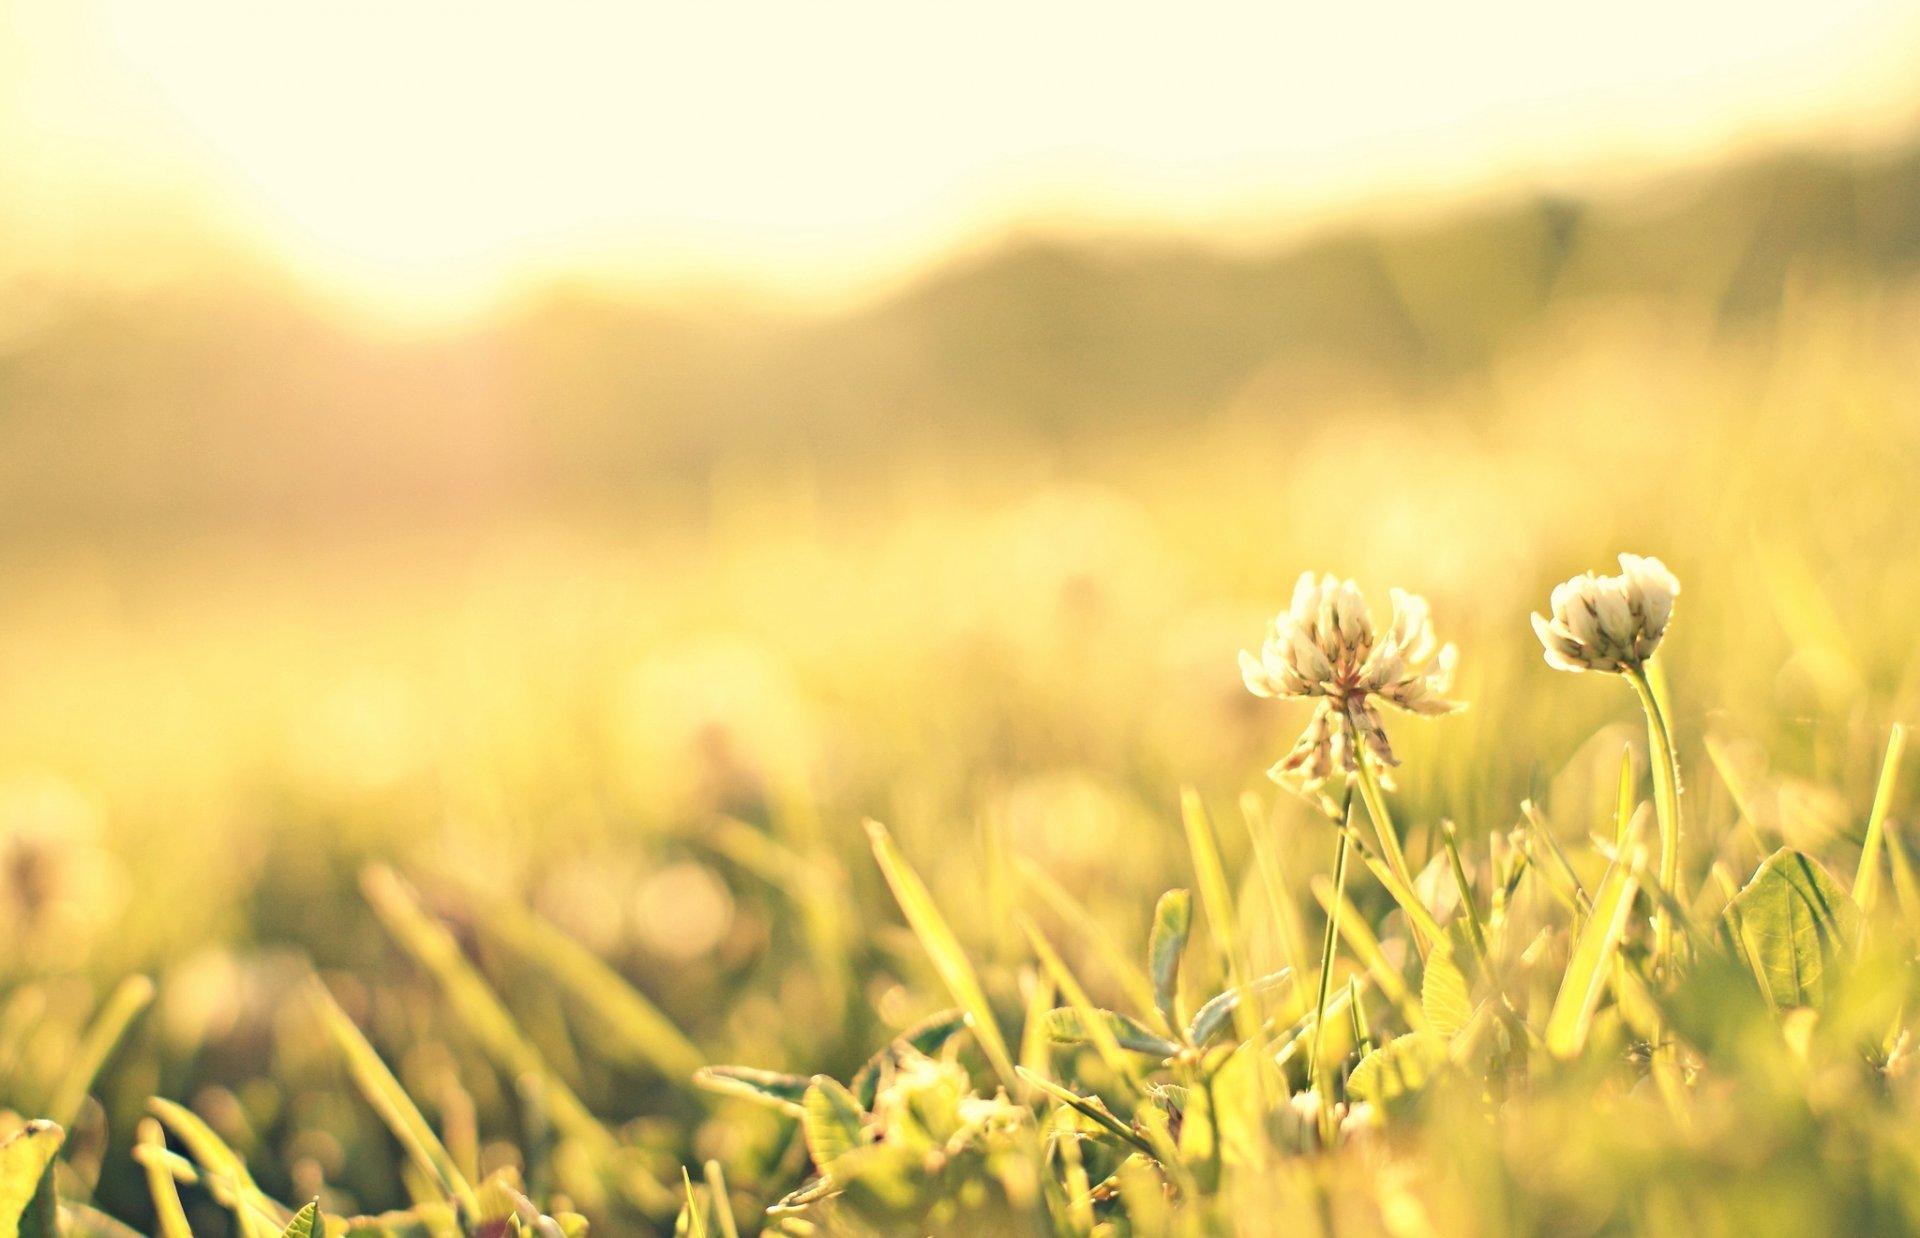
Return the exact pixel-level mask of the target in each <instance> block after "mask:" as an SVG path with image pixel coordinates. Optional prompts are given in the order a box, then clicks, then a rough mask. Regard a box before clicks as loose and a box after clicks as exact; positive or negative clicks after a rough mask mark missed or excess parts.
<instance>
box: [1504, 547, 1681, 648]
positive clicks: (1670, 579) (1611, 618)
mask: <svg viewBox="0 0 1920 1238" xmlns="http://www.w3.org/2000/svg"><path fill="white" fill-rule="evenodd" d="M1620 569H1621V574H1620V575H1618V576H1595V575H1594V574H1593V573H1592V572H1588V573H1586V574H1585V575H1584V576H1575V577H1574V578H1573V579H1572V580H1569V581H1567V582H1566V583H1564V584H1561V585H1559V586H1557V587H1556V588H1555V589H1554V591H1553V599H1552V600H1553V618H1552V619H1550V620H1549V619H1545V618H1542V617H1541V616H1540V615H1538V614H1536V615H1534V617H1533V630H1534V632H1535V633H1536V634H1537V635H1538V636H1539V637H1540V643H1541V644H1542V645H1545V646H1546V649H1547V663H1548V665H1550V666H1553V667H1556V668H1557V669H1559V670H1563V671H1606V672H1609V673H1611V674H1615V675H1623V674H1628V673H1630V672H1632V671H1636V670H1638V669H1640V668H1641V667H1643V666H1645V665H1646V663H1647V659H1648V658H1651V657H1652V656H1653V651H1654V650H1655V649H1657V648H1659V646H1660V638H1661V637H1662V636H1664V635H1666V631H1667V620H1668V619H1670V618H1672V617H1673V599H1674V598H1676V597H1678V596H1679V595H1680V582H1679V581H1678V580H1676V579H1675V578H1674V575H1673V573H1672V572H1670V571H1668V570H1667V565H1666V564H1664V563H1662V562H1660V560H1658V559H1652V558H1642V557H1640V556H1639V555H1621V556H1620Z"/></svg>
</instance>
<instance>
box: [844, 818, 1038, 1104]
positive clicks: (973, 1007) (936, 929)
mask: <svg viewBox="0 0 1920 1238" xmlns="http://www.w3.org/2000/svg"><path fill="white" fill-rule="evenodd" d="M867 837H868V839H869V840H871V842H872V844H873V858H874V860H875V861H876V862H878V863H879V865H880V871H881V873H883V874H884V875H885V876H886V879H887V885H888V886H890V887H891V888H892V890H893V897H894V899H895V900H896V901H898V902H899V904H900V910H901V912H902V913H904V914H905V915H906V917H907V923H908V924H909V925H910V926H912V928H913V932H914V935H915V936H916V937H918V938H919V939H920V945H921V947H922V948H924V949H925V950H926V952H927V957H928V958H929V959H931V960H932V961H933V967H934V970H935V971H937V972H939V973H940V979H941V980H943V981H945V982H946V986H947V991H948V992H949V993H951V994H952V995H953V1000H954V1002H955V1003H956V1004H958V1005H959V1006H960V1008H961V1009H963V1010H965V1011H966V1012H967V1015H968V1017H969V1018H970V1019H971V1020H972V1026H973V1035H974V1038H975V1039H976V1040H978V1041H979V1042H980V1048H981V1050H982V1051H983V1052H985V1053H986V1055H987V1061H988V1062H990V1063H992V1065H993V1069H994V1072H995V1073H996V1074H998V1075H999V1076H1000V1079H1001V1082H1003V1083H1005V1084H1006V1085H1007V1087H1008V1088H1009V1089H1012V1088H1013V1087H1014V1086H1015V1085H1014V1080H1015V1075H1014V1073H1013V1058H1012V1057H1011V1056H1010V1055H1009V1054H1008V1052H1007V1042H1006V1040H1005V1039H1004V1038H1003V1037H1002V1036H1001V1035H1000V1025H999V1023H997V1022H996V1021H995V1020H994V1017H993V1007H992V1006H990V1005H989V1004H988V1003H987V995H986V993H985V992H984V991H983V990H982V989H981V988H980V978H979V977H978V976H976V975H974V972H973V965H972V964H971V963H969V962H967V955H966V952H965V951H964V950H962V949H961V948H960V940H959V939H958V938H957V937H955V936H954V935H953V930H952V929H951V928H949V927H947V921H946V919H945V917H943V916H942V915H941V914H940V908H939V907H938V906H936V905H935V904H934V901H933V895H931V894H929V893H928V892H927V887H926V883H925V882H923V881H921V880H920V874H918V873H916V872H914V871H913V866H912V865H910V864H908V863H907V860H906V857H905V856H903V855H901V854H900V848H899V847H898V846H896V845H895V844H894V841H893V836H892V835H890V834H888V833H887V827H886V826H884V825H881V824H880V823H879V822H878V821H869V822H867Z"/></svg>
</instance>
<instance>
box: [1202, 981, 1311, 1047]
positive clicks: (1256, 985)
mask: <svg viewBox="0 0 1920 1238" xmlns="http://www.w3.org/2000/svg"><path fill="white" fill-rule="evenodd" d="M1292 976H1293V969H1292V968H1290V967H1283V968H1281V969H1280V970H1279V971H1277V972H1271V973H1269V974H1267V975H1265V976H1262V977H1260V978H1259V979H1258V980H1255V981H1254V982H1253V983H1252V984H1249V985H1247V986H1245V989H1244V990H1242V989H1238V988H1234V989H1228V990H1227V991H1226V992H1224V993H1221V994H1218V995H1217V996H1215V997H1214V998H1213V999H1212V1000H1211V1001H1209V1002H1208V1003H1207V1004H1206V1005H1204V1006H1202V1007H1200V1009H1199V1010H1197V1011H1195V1012H1194V1015H1193V1022H1192V1023H1191V1024H1189V1025H1188V1027H1187V1039H1188V1040H1189V1041H1190V1042H1192V1043H1193V1044H1196V1045H1204V1044H1206V1043H1207V1042H1208V1041H1209V1040H1212V1039H1213V1036H1214V1033H1216V1032H1218V1031H1219V1030H1220V1029H1221V1028H1223V1027H1225V1026H1226V1025H1227V1021H1228V1020H1229V1019H1231V1018H1233V1015H1234V1010H1235V1009H1236V1008H1237V1007H1238V1006H1239V1005H1240V995H1241V993H1242V992H1243V991H1245V992H1251V993H1252V994H1254V995H1255V996H1259V995H1260V994H1263V993H1271V992H1273V991H1274V990H1275V989H1277V988H1279V987H1280V986H1281V985H1283V984H1286V983H1287V982H1288V981H1289V980H1290V979H1291V978H1292Z"/></svg>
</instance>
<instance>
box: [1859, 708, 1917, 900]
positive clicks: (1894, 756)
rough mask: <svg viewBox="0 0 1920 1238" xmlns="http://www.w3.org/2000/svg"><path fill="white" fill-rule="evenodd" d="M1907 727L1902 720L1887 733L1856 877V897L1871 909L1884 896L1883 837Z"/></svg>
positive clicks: (1904, 745)
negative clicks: (1882, 889) (1885, 748)
mask: <svg viewBox="0 0 1920 1238" xmlns="http://www.w3.org/2000/svg"><path fill="white" fill-rule="evenodd" d="M1906 743H1907V730H1906V728H1905V727H1903V726H1901V725H1900V724H1899V723H1898V722H1896V723H1894V724H1893V731H1892V733H1891V734H1890V735H1888V736H1887V756H1886V759H1885V760H1884V761H1882V762H1881V763H1880V783H1879V785H1878V786H1876V787H1875V788H1874V791H1873V810H1872V811H1871V812H1870V813H1869V814H1868V816H1867V839H1866V842H1865V843H1864V844H1863V845H1862V846H1861V848H1860V871H1859V872H1858V873H1857V874H1856V875H1855V876H1854V879H1853V901H1854V902H1856V903H1858V904H1860V910H1861V911H1863V912H1868V913H1871V912H1872V911H1873V904H1874V900H1875V899H1877V898H1878V897H1879V896H1880V839H1881V836H1882V835H1883V834H1884V833H1885V832H1886V826H1887V810H1888V809H1889V808H1891V807H1892V806H1893V784H1894V783H1895V781H1897V780H1898V779H1899V777H1900V753H1901V751H1902V750H1903V749H1904V748H1905V747H1906Z"/></svg>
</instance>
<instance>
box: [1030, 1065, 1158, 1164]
mask: <svg viewBox="0 0 1920 1238" xmlns="http://www.w3.org/2000/svg"><path fill="white" fill-rule="evenodd" d="M1019 1078H1020V1079H1021V1080H1022V1081H1023V1082H1025V1083H1027V1084H1029V1085H1030V1086H1032V1087H1034V1088H1037V1089H1038V1090H1040V1091H1041V1092H1043V1093H1045V1094H1046V1095H1048V1096H1050V1097H1052V1098H1053V1099H1054V1100H1057V1101H1059V1102H1060V1103H1061V1104H1063V1105H1066V1106H1067V1107H1069V1108H1070V1109H1073V1110H1074V1111H1075V1112H1077V1113H1079V1114H1081V1115H1083V1116H1084V1117H1086V1118H1087V1119H1088V1120H1089V1121H1091V1122H1092V1123H1093V1124H1094V1125H1096V1126H1098V1127H1100V1128H1101V1129H1102V1130H1105V1131H1107V1132H1108V1133H1109V1134H1111V1135H1113V1136H1115V1137H1116V1138H1118V1139H1120V1140H1122V1141H1124V1142H1126V1143H1128V1144H1131V1145H1133V1147H1135V1148H1137V1149H1139V1150H1140V1151H1142V1152H1144V1153H1146V1154H1147V1155H1148V1156H1151V1157H1155V1158H1156V1159H1157V1158H1158V1157H1159V1155H1160V1154H1159V1153H1158V1152H1156V1151H1155V1150H1154V1147H1153V1145H1152V1144H1150V1143H1148V1142H1147V1141H1146V1139H1145V1138H1144V1137H1143V1136H1142V1135H1141V1134H1140V1133H1139V1132H1138V1131H1136V1130H1134V1129H1133V1128H1132V1127H1131V1126H1128V1125H1127V1124H1126V1123H1125V1122H1122V1121H1121V1120H1120V1119H1119V1118H1116V1117H1114V1116H1113V1114H1112V1113H1111V1112H1110V1111H1109V1110H1108V1109H1107V1107H1106V1106H1105V1105H1104V1104H1102V1103H1101V1102H1100V1099H1099V1097H1088V1096H1081V1095H1079V1094H1078V1093H1076V1092H1071V1091H1068V1090H1067V1089H1066V1088H1063V1087H1061V1086H1060V1085H1059V1084H1057V1083H1055V1082H1054V1081H1053V1080H1051V1079H1049V1078H1047V1077H1046V1076H1045V1075H1040V1074H1036V1073H1034V1072H1033V1071H1031V1070H1028V1069H1026V1068H1025V1067H1021V1068H1020V1072H1019Z"/></svg>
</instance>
